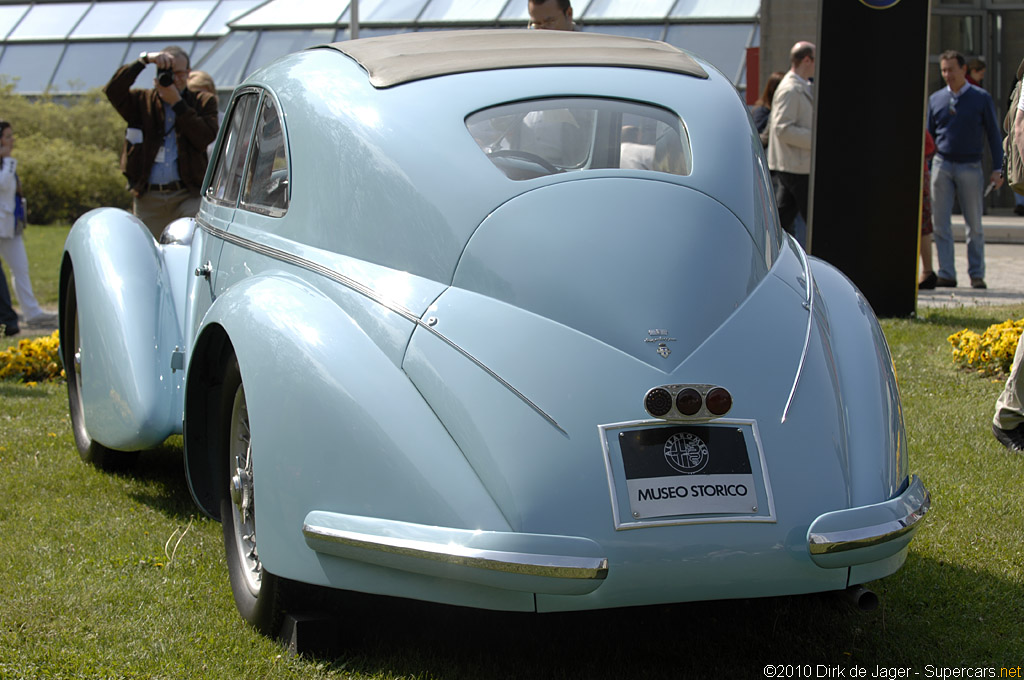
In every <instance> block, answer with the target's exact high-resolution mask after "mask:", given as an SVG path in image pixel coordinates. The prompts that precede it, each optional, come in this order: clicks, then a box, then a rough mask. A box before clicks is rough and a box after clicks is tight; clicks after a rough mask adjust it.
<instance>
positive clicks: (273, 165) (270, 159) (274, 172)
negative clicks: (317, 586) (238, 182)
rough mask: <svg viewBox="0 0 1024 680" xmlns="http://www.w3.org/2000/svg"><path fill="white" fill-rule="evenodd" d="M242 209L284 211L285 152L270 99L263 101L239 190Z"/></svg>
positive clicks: (286, 192)
mask: <svg viewBox="0 0 1024 680" xmlns="http://www.w3.org/2000/svg"><path fill="white" fill-rule="evenodd" d="M242 207H243V208H245V209H246V210H252V211H253V212H258V213H263V214H265V215H274V216H280V215H283V214H284V212H285V210H287V209H288V149H287V147H286V145H285V141H284V128H283V126H282V123H281V116H280V115H279V114H278V112H277V106H275V105H274V100H273V99H272V98H270V97H269V96H268V97H264V98H263V108H262V109H261V110H260V115H259V122H258V123H257V125H256V136H255V137H254V138H253V148H252V153H251V154H250V157H249V167H248V168H246V172H245V182H244V183H243V188H242Z"/></svg>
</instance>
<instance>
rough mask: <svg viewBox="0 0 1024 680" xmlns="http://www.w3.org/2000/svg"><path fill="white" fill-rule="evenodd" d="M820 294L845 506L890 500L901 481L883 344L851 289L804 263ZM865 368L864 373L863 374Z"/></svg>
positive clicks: (837, 275) (897, 424) (900, 434)
mask: <svg viewBox="0 0 1024 680" xmlns="http://www.w3.org/2000/svg"><path fill="white" fill-rule="evenodd" d="M809 260H810V264H811V268H812V271H813V276H814V281H815V283H816V284H817V286H818V289H819V290H820V291H821V296H820V298H819V299H821V300H823V301H824V302H823V306H824V309H825V314H826V318H827V320H828V327H827V328H825V329H823V332H826V333H828V335H829V339H830V342H831V344H832V347H833V350H834V351H833V353H832V356H833V358H834V361H835V370H836V374H837V375H838V379H839V383H840V385H841V388H842V393H843V396H844V399H843V408H844V411H845V413H846V419H845V420H846V422H847V423H851V424H856V425H855V426H849V427H847V431H846V432H845V433H844V434H845V436H846V440H847V443H848V451H849V470H850V472H849V475H850V480H849V484H850V503H851V507H859V506H863V505H871V504H874V503H878V502H880V501H885V500H888V499H890V498H893V497H894V496H896V495H897V494H898V493H899V492H900V491H901V486H902V485H903V483H904V482H905V481H906V480H907V476H908V474H909V466H908V461H907V437H906V432H905V429H904V424H903V407H902V405H901V402H900V395H899V388H898V387H897V384H896V374H895V371H894V369H893V363H892V357H891V355H890V354H889V345H888V344H887V343H886V341H885V336H884V335H883V334H882V329H881V327H880V326H879V324H878V319H877V318H876V317H875V314H874V312H873V311H872V309H871V305H870V304H868V301H867V299H865V297H864V296H863V295H862V294H861V292H860V291H859V290H857V288H856V286H854V284H853V283H852V282H851V281H850V280H849V279H848V278H846V276H844V275H843V274H842V273H841V272H840V271H839V270H837V269H835V268H834V267H832V266H831V265H829V264H827V263H825V262H823V261H821V260H817V259H814V258H809ZM869 369H870V370H869Z"/></svg>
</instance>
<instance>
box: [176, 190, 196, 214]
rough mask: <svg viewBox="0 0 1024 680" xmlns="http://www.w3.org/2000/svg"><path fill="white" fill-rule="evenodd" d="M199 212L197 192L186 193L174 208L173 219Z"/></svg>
mask: <svg viewBox="0 0 1024 680" xmlns="http://www.w3.org/2000/svg"><path fill="white" fill-rule="evenodd" d="M198 214H199V192H198V191H197V192H194V193H191V194H189V195H187V196H186V197H185V198H184V199H183V200H182V201H181V203H179V204H178V205H177V206H175V208H174V219H180V218H182V217H195V216H196V215H198Z"/></svg>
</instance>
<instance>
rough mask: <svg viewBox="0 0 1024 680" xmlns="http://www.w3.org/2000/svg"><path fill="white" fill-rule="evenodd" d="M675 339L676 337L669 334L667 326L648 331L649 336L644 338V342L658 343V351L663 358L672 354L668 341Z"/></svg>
mask: <svg viewBox="0 0 1024 680" xmlns="http://www.w3.org/2000/svg"><path fill="white" fill-rule="evenodd" d="M675 341H676V339H675V338H673V337H671V336H669V334H668V330H667V329H665V328H652V329H650V330H648V331H647V337H646V338H644V342H649V343H651V344H654V343H658V347H657V349H656V351H657V352H658V354H660V355H661V357H662V358H663V359H668V355H669V354H672V350H670V349H669V348H668V345H667V344H666V343H669V342H675Z"/></svg>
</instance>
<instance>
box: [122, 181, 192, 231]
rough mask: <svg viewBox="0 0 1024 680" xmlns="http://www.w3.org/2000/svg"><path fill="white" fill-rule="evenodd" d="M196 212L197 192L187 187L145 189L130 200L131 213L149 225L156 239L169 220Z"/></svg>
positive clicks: (189, 215) (190, 215)
mask: <svg viewBox="0 0 1024 680" xmlns="http://www.w3.org/2000/svg"><path fill="white" fill-rule="evenodd" d="M198 212H199V192H198V191H192V190H189V189H178V190H177V191H147V192H146V193H144V194H143V195H142V196H138V197H136V198H135V200H134V201H133V202H132V213H134V214H135V216H136V217H138V218H139V219H140V220H142V221H143V222H144V223H145V224H146V226H147V227H149V231H150V233H151V234H153V238H155V239H156V240H158V241H159V240H160V234H161V233H162V232H163V230H164V227H166V226H167V225H168V224H169V223H170V222H173V221H174V220H176V219H178V218H179V217H195V216H196V213H198Z"/></svg>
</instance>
